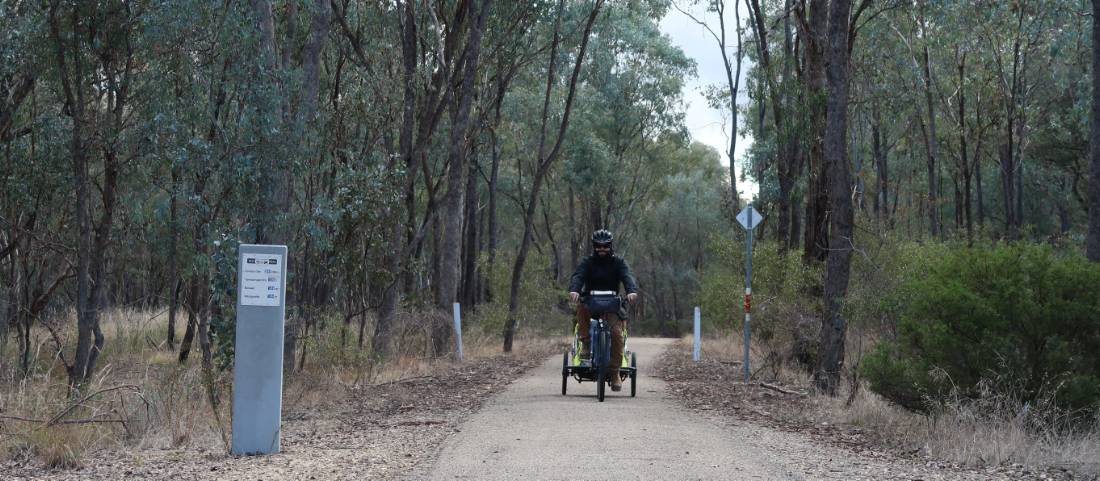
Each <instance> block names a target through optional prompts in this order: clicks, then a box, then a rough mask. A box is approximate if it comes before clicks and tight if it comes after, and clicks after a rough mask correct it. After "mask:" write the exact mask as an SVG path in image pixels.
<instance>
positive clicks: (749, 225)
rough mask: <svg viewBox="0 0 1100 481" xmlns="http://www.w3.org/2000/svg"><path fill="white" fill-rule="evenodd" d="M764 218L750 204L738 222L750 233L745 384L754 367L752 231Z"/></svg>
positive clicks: (746, 289)
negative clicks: (752, 346)
mask: <svg viewBox="0 0 1100 481" xmlns="http://www.w3.org/2000/svg"><path fill="white" fill-rule="evenodd" d="M762 217H763V216H761V215H760V213H759V212H757V211H756V209H753V208H752V204H751V203H750V204H749V205H748V206H746V207H745V209H744V210H742V211H741V213H740V214H737V222H739V223H740V224H741V226H742V227H744V228H745V230H746V231H748V242H747V243H746V244H745V362H744V366H745V383H746V384H747V383H748V382H749V375H750V374H752V367H751V366H750V364H749V346H750V345H751V341H752V231H753V230H754V229H756V226H757V225H759V224H760V220H761V218H762Z"/></svg>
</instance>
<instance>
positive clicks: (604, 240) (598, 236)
mask: <svg viewBox="0 0 1100 481" xmlns="http://www.w3.org/2000/svg"><path fill="white" fill-rule="evenodd" d="M614 239H615V236H612V235H611V231H609V230H607V229H600V230H598V231H596V232H593V233H592V247H593V248H595V247H596V246H600V247H603V246H607V247H611V241H612V240H614ZM612 252H614V250H612Z"/></svg>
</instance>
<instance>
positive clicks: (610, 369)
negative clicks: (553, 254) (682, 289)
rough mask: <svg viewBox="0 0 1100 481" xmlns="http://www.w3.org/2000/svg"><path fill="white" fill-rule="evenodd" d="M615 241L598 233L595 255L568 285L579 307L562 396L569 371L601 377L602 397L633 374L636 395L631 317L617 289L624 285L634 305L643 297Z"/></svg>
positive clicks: (583, 376) (564, 367)
mask: <svg viewBox="0 0 1100 481" xmlns="http://www.w3.org/2000/svg"><path fill="white" fill-rule="evenodd" d="M612 241H613V236H612V235H611V232H609V231H607V230H606V229H600V230H598V231H596V232H594V233H593V234H592V255H590V256H588V257H585V258H584V260H582V261H581V263H580V264H579V265H578V266H577V269H576V270H575V271H574V272H573V277H572V278H571V280H570V283H569V299H570V300H571V301H572V302H573V303H574V304H575V305H576V318H575V328H574V332H575V339H574V350H573V352H572V353H566V355H565V357H564V358H563V361H562V394H565V391H566V381H567V380H568V378H569V376H570V375H572V376H573V377H574V378H576V379H577V381H596V383H597V397H598V398H599V400H600V401H603V397H604V396H603V385H604V383H605V382H606V383H607V384H610V386H611V390H612V391H621V390H622V388H623V379H624V378H626V377H629V378H630V380H631V396H633V395H634V394H635V392H636V389H637V387H636V384H637V383H636V379H637V360H636V358H635V356H634V355H633V354H631V355H630V356H629V358H628V357H627V356H625V355H624V349H625V347H626V323H627V315H626V309H625V305H624V304H623V302H622V301H623V298H621V297H619V295H618V292H619V285H620V284H621V285H622V286H623V288H625V289H626V298H625V300H626V302H628V303H632V302H634V301H635V300H637V298H638V283H637V282H635V280H634V276H633V275H631V273H630V267H629V266H627V263H626V261H625V260H623V259H622V258H621V257H618V256H616V255H615V253H614V249H613V246H612ZM601 342H603V344H601ZM594 346H595V348H593V347H594ZM570 354H573V355H572V356H570Z"/></svg>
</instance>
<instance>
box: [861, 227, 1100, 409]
mask: <svg viewBox="0 0 1100 481" xmlns="http://www.w3.org/2000/svg"><path fill="white" fill-rule="evenodd" d="M935 254H936V255H933V256H921V257H920V258H919V260H920V261H921V262H923V263H925V265H923V266H920V267H921V269H920V270H919V271H918V270H917V269H912V270H911V271H910V272H908V273H907V274H905V275H904V278H905V281H904V282H903V283H902V284H901V286H900V288H899V289H898V290H897V291H896V292H887V293H886V294H887V298H888V299H889V301H888V302H891V303H893V305H894V306H895V307H896V308H897V310H898V311H899V312H900V315H901V317H900V322H899V323H898V325H897V334H896V338H894V339H891V340H888V341H885V342H882V343H881V344H879V345H878V346H877V347H876V349H875V351H874V352H873V353H872V354H871V355H870V356H869V357H868V358H867V359H866V360H865V361H864V365H863V372H864V374H865V375H866V376H867V377H868V379H869V380H870V381H871V388H872V389H873V390H875V391H877V392H879V393H881V394H882V395H884V396H886V397H887V398H889V399H891V400H893V401H894V402H897V403H899V404H901V405H903V406H906V407H908V408H912V409H925V408H927V407H929V403H930V402H931V403H935V402H940V401H943V400H945V399H946V398H947V396H949V395H957V394H959V393H961V394H962V395H963V396H975V395H976V394H977V390H978V388H979V384H980V383H981V382H983V380H989V381H993V382H995V383H996V384H998V385H1001V386H1006V389H1011V390H1014V391H1018V395H1019V396H1020V397H1021V398H1022V399H1024V400H1025V401H1032V400H1036V399H1038V398H1040V397H1041V396H1044V395H1048V394H1049V393H1051V392H1053V394H1054V395H1055V396H1056V399H1057V401H1058V403H1059V404H1060V405H1061V406H1063V407H1065V408H1071V409H1097V408H1100V382H1098V381H1100V379H1098V378H1097V376H1096V373H1097V372H1100V268H1098V267H1097V266H1096V265H1095V264H1091V263H1088V262H1086V261H1085V259H1084V258H1082V257H1080V256H1079V255H1077V254H1073V253H1059V252H1056V251H1054V249H1053V248H1051V247H1049V246H1043V245H1027V244H1012V245H1000V246H994V247H973V248H965V247H963V246H950V248H948V249H943V250H939V251H936V252H935ZM914 267H915V266H914Z"/></svg>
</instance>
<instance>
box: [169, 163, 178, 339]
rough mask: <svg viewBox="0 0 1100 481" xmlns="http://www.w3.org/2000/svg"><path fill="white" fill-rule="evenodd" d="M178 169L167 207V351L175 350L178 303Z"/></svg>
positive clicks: (174, 174)
mask: <svg viewBox="0 0 1100 481" xmlns="http://www.w3.org/2000/svg"><path fill="white" fill-rule="evenodd" d="M179 177H180V168H179V167H176V166H173V167H172V198H171V200H170V203H169V207H168V259H169V260H168V289H169V290H170V292H169V293H168V349H169V350H174V349H175V348H176V311H177V310H178V309H179V301H180V295H179V293H180V284H181V283H180V272H179V265H180V263H179V262H178V261H177V259H179V252H178V249H177V244H178V242H179V220H178V218H177V215H176V210H177V204H178V202H179V201H178V199H177V197H178V195H177V194H178V192H179V190H178V189H179V181H180V178H179Z"/></svg>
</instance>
